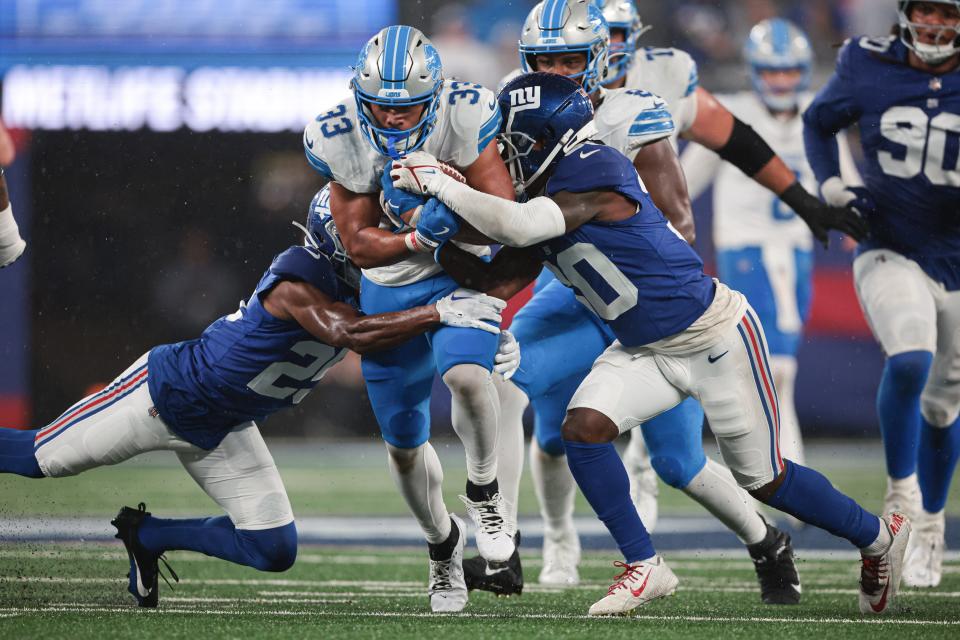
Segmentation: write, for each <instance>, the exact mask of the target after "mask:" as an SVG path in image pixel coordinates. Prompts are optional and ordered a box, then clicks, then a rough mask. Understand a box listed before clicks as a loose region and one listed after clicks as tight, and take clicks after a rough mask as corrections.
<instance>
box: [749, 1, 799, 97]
mask: <svg viewBox="0 0 960 640" xmlns="http://www.w3.org/2000/svg"><path fill="white" fill-rule="evenodd" d="M744 57H745V58H746V59H747V63H748V64H749V65H750V80H751V81H752V82H753V88H754V89H755V90H756V92H757V93H758V94H759V95H760V98H761V99H762V100H763V102H764V104H766V105H767V107H769V108H770V109H773V110H774V111H789V110H792V109H796V108H797V100H798V94H799V93H800V92H802V91H806V90H807V89H809V88H810V73H811V69H812V67H813V51H812V49H811V48H810V41H809V40H808V39H807V36H806V34H804V33H803V31H801V30H800V28H799V27H797V26H796V25H795V24H793V23H792V22H790V21H789V20H784V19H783V18H771V19H769V20H762V21H760V22H758V23H757V24H755V25H754V26H753V28H752V29H750V35H749V36H748V37H747V44H746V46H745V47H744ZM792 69H797V70H799V71H801V72H802V75H801V76H800V80H799V82H797V84H796V85H794V86H793V87H790V88H784V87H775V86H771V85H769V84H768V83H767V82H765V81H764V79H763V76H762V72H764V71H785V70H792Z"/></svg>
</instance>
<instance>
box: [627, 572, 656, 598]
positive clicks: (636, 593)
mask: <svg viewBox="0 0 960 640" xmlns="http://www.w3.org/2000/svg"><path fill="white" fill-rule="evenodd" d="M650 573H653V572H652V571H651V572H650ZM650 573H648V574H647V577H646V578H644V579H643V584H642V585H640V588H639V589H633V588H631V589H630V594H631V595H632V596H633V597H634V598H639V597H640V594H641V593H643V590H644V589H646V588H647V580H649V579H650Z"/></svg>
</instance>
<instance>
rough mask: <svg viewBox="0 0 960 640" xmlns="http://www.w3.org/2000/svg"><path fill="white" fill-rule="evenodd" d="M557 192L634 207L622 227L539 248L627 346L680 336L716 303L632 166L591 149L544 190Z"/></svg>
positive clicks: (576, 234) (570, 158) (580, 233)
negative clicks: (604, 197)
mask: <svg viewBox="0 0 960 640" xmlns="http://www.w3.org/2000/svg"><path fill="white" fill-rule="evenodd" d="M560 191H569V192H571V193H586V192H590V191H616V192H617V193H620V194H622V195H624V196H626V197H627V198H629V199H630V200H633V201H634V202H636V203H637V213H636V214H634V215H633V216H631V217H630V218H627V219H626V220H621V221H619V222H597V221H592V222H588V223H587V224H584V225H582V226H580V227H578V228H576V229H574V230H573V231H571V232H570V233H567V234H566V235H563V236H560V237H558V238H555V239H553V240H549V241H547V242H545V243H543V244H542V245H540V251H541V254H542V257H543V259H544V261H545V262H546V263H547V266H548V267H550V270H551V271H553V272H554V274H555V275H556V276H557V278H558V279H559V280H560V281H561V282H563V283H564V284H566V285H567V286H569V287H571V288H573V290H574V292H575V293H576V294H577V298H578V299H579V300H580V302H582V303H584V304H586V305H587V306H588V307H589V308H590V309H592V310H593V311H594V312H595V313H596V314H597V315H598V316H599V317H600V318H601V319H603V320H604V321H605V322H606V323H607V324H608V325H609V326H610V328H611V329H612V330H613V332H614V334H615V335H616V336H617V339H618V340H619V341H620V342H621V343H622V344H624V345H625V346H628V347H632V346H640V345H644V344H649V343H651V342H656V341H657V340H660V339H661V338H666V337H668V336H671V335H674V334H677V333H680V332H681V331H683V330H684V329H686V328H687V327H689V326H690V325H691V324H693V322H694V321H696V320H697V318H699V317H700V316H701V315H703V312H704V311H706V310H707V307H709V306H710V303H711V302H713V295H714V289H715V287H714V283H713V280H712V279H711V278H709V277H707V276H706V275H704V273H703V262H702V261H701V260H700V257H699V256H698V255H697V254H696V252H694V250H693V249H692V248H691V247H690V245H689V244H687V242H686V241H685V240H684V239H683V238H681V237H680V236H679V234H677V232H676V231H674V230H673V228H672V227H670V226H668V225H667V221H666V219H665V218H664V217H663V214H661V213H660V210H659V209H657V207H656V206H655V205H654V204H653V201H652V200H651V199H650V196H649V195H648V194H647V192H646V190H645V189H644V188H643V185H642V183H641V182H640V177H639V176H638V175H637V172H636V170H635V169H634V168H633V164H632V163H631V162H630V160H629V159H628V158H627V157H626V156H624V155H623V154H621V153H620V152H619V151H616V150H615V149H612V148H610V147H606V146H602V145H592V144H586V145H583V146H581V147H578V148H577V149H576V150H574V151H573V152H571V153H570V154H569V155H567V156H565V157H564V158H563V159H561V160H560V162H559V163H558V164H557V168H556V170H555V171H554V173H553V175H552V176H551V177H550V180H549V181H548V182H547V195H548V196H552V195H555V194H556V193H558V192H560Z"/></svg>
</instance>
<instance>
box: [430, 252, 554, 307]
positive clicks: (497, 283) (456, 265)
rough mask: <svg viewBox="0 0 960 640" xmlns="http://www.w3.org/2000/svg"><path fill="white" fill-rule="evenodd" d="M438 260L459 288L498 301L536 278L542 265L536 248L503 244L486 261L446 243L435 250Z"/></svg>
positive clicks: (508, 296) (506, 298) (512, 294)
mask: <svg viewBox="0 0 960 640" xmlns="http://www.w3.org/2000/svg"><path fill="white" fill-rule="evenodd" d="M436 258H437V262H439V263H440V266H441V267H443V270H444V271H445V272H446V273H447V275H449V276H450V277H451V278H453V279H454V280H456V281H457V284H459V285H460V286H462V287H469V288H470V289H476V290H477V291H485V292H486V293H487V294H489V295H491V296H493V297H495V298H499V299H501V300H509V299H510V298H512V297H513V296H514V295H516V294H517V293H518V292H519V291H521V290H522V289H523V288H524V287H526V286H527V285H528V284H530V283H531V282H533V281H534V280H536V279H537V276H538V275H539V274H540V270H541V269H542V268H543V262H542V261H541V259H540V257H539V255H538V254H537V251H536V249H532V248H527V249H516V248H514V247H504V248H503V249H501V250H500V251H498V252H497V255H496V256H494V258H493V260H491V261H490V262H485V261H484V260H481V259H480V258H478V257H477V256H475V255H473V254H472V253H468V252H466V251H464V250H463V249H461V248H460V247H457V246H456V245H454V244H452V243H450V242H447V243H446V244H444V245H443V246H442V247H440V249H439V250H438V251H437V254H436Z"/></svg>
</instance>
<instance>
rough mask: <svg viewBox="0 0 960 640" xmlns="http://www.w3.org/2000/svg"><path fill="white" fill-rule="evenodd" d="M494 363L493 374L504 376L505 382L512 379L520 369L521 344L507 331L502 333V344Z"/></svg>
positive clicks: (498, 347)
mask: <svg viewBox="0 0 960 640" xmlns="http://www.w3.org/2000/svg"><path fill="white" fill-rule="evenodd" d="M493 362H494V364H493V372H494V373H499V374H500V375H502V376H503V379H504V380H509V379H510V378H512V377H513V374H515V373H516V372H517V369H519V368H520V343H519V342H517V339H516V338H514V337H513V334H512V333H510V332H509V331H507V330H506V329H503V330H502V331H500V344H499V345H498V346H497V355H495V356H494V357H493Z"/></svg>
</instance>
